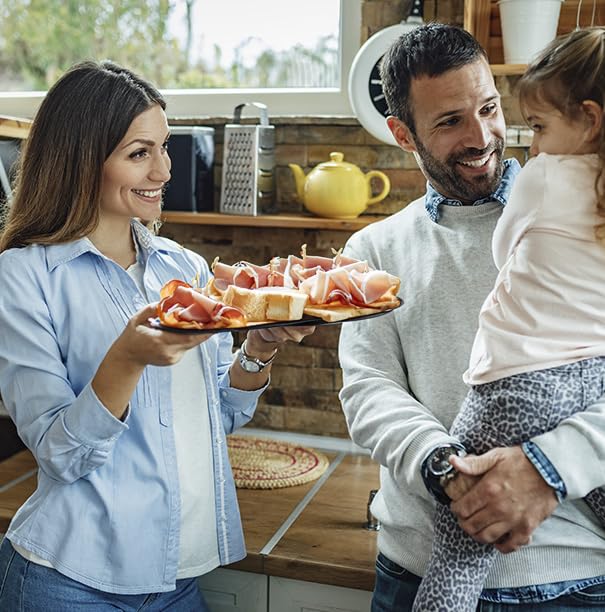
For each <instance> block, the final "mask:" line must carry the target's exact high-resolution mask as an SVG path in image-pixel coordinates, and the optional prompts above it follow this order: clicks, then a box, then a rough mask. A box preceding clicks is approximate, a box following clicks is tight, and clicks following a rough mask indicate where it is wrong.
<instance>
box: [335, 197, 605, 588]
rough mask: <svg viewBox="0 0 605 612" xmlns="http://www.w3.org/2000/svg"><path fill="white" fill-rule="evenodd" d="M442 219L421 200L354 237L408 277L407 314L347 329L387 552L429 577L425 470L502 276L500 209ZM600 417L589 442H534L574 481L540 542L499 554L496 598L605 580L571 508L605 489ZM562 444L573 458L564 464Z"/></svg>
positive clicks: (595, 539) (350, 413) (343, 342)
mask: <svg viewBox="0 0 605 612" xmlns="http://www.w3.org/2000/svg"><path fill="white" fill-rule="evenodd" d="M440 212H441V217H440V220H439V223H438V224H437V223H434V222H433V221H431V220H430V219H429V217H428V215H427V214H426V212H425V210H424V199H423V198H422V199H420V200H417V201H416V202H413V203H412V204H410V205H408V206H407V207H406V208H405V209H404V210H403V211H401V212H399V213H397V214H395V215H392V216H391V217H389V218H388V219H386V220H384V221H380V222H378V223H374V224H372V225H370V226H368V227H366V228H364V229H363V230H361V231H359V232H357V233H356V234H355V235H354V236H352V237H351V239H350V240H349V242H348V244H347V246H346V249H345V252H346V254H347V255H350V256H353V257H357V258H359V259H365V260H367V261H368V262H369V263H370V265H372V266H374V267H375V268H379V269H383V270H387V271H388V272H391V273H392V274H396V275H398V276H399V277H400V278H401V290H400V297H401V298H402V299H403V300H404V305H403V306H402V307H401V308H399V309H398V310H397V311H395V312H394V313H392V314H389V315H386V316H383V317H380V318H378V319H374V320H366V321H360V322H358V323H347V324H344V325H343V326H342V331H341V336H340V346H339V357H340V362H341V366H342V368H343V377H344V384H343V389H342V391H341V401H342V405H343V410H344V413H345V416H346V419H347V423H348V426H349V431H350V433H351V437H352V438H353V440H354V441H355V442H356V443H357V444H359V445H361V446H363V447H365V448H368V449H369V450H370V451H371V453H372V457H373V458H374V460H375V461H377V462H378V463H380V465H381V470H380V477H381V486H380V492H379V494H378V495H377V496H376V498H375V501H374V504H373V506H372V511H373V513H374V514H375V515H376V517H377V518H378V519H379V520H380V521H381V523H382V529H381V531H380V532H379V536H378V547H379V550H380V551H381V552H382V553H384V554H385V555H386V556H387V557H388V558H389V559H391V560H393V561H395V562H396V563H398V564H400V565H402V566H403V567H405V568H406V569H407V570H409V571H411V572H413V573H414V574H417V575H420V576H422V575H423V574H424V570H425V568H426V565H427V563H428V558H429V554H430V550H431V540H432V519H433V513H434V502H433V500H432V498H431V497H430V495H429V494H428V493H427V491H426V489H425V487H424V484H423V482H422V479H421V477H420V464H421V462H422V459H423V458H424V457H425V455H426V454H427V453H428V451H429V450H430V449H431V448H433V447H434V446H436V445H437V444H444V443H448V442H450V441H451V440H452V438H451V437H450V436H449V434H448V433H447V431H448V429H449V427H450V425H451V424H452V421H453V419H454V417H455V415H456V413H457V412H458V410H459V407H460V405H461V403H462V400H463V399H464V396H465V395H466V390H467V389H466V387H465V385H464V383H463V382H462V374H463V372H464V371H465V370H466V368H467V366H468V358H469V354H470V349H471V345H472V342H473V339H474V336H475V331H476V329H477V317H478V313H479V309H480V307H481V305H482V303H483V301H484V299H485V298H486V296H487V295H488V293H489V291H490V290H491V288H492V285H493V282H494V280H495V277H496V268H495V266H494V264H493V261H492V256H491V237H492V233H493V230H494V227H495V224H496V222H497V220H498V218H499V216H500V213H501V206H500V204H497V203H495V202H494V203H487V204H483V205H480V206H474V207H470V206H461V207H457V206H443V207H442V208H441V209H440ZM601 412H602V413H603V415H605V409H603V410H602V411H598V410H596V411H595V413H594V415H593V417H592V422H591V421H590V420H589V419H588V423H585V425H584V429H583V430H582V431H581V432H578V429H577V428H570V429H568V430H567V431H566V430H565V427H563V428H557V430H558V431H557V432H556V433H554V434H547V435H546V437H544V438H543V439H542V438H541V439H542V442H543V444H542V442H540V440H539V439H538V440H536V441H537V442H539V445H540V448H541V449H542V450H543V451H544V452H545V453H546V455H547V456H548V457H549V459H551V461H553V462H554V463H555V465H556V466H557V469H558V470H559V473H560V474H561V477H562V478H563V480H564V481H565V484H566V486H567V488H568V491H570V494H569V496H568V500H567V501H566V502H565V503H563V504H562V505H560V506H559V507H558V508H557V510H556V511H555V513H554V514H553V516H551V517H550V518H549V519H547V520H546V521H545V522H544V523H543V524H542V525H541V526H540V527H539V528H538V529H537V530H536V531H535V532H534V537H533V541H532V544H531V545H530V546H526V547H523V548H521V549H520V550H519V551H517V552H515V553H511V554H509V555H499V557H498V559H497V561H496V563H495V564H494V566H493V568H492V571H491V574H490V576H489V578H488V580H487V581H486V583H485V587H486V588H495V587H515V586H525V585H530V584H544V583H551V582H558V581H563V580H576V579H580V578H587V577H592V576H598V575H604V574H605V531H604V530H603V529H602V528H601V526H600V525H599V524H598V523H597V521H596V519H595V517H594V515H593V514H592V512H591V511H590V510H589V509H588V508H587V506H586V504H585V503H584V501H582V500H581V499H573V500H572V499H571V498H572V497H574V496H575V497H577V498H579V497H581V496H583V495H585V494H586V493H587V492H588V491H589V490H590V488H594V487H596V486H601V485H602V484H605V439H604V437H603V432H605V427H604V426H603V425H604V423H603V420H604V419H605V416H603V417H601ZM591 427H592V431H591ZM549 436H550V438H549ZM587 440H588V441H587ZM560 445H563V446H564V447H565V452H564V458H563V459H562V458H561V457H558V459H557V461H554V456H553V455H554V453H555V451H554V449H555V448H560ZM587 466H588V467H587ZM587 470H588V472H589V473H590V475H589V476H586V472H587ZM577 482H582V483H583V485H582V486H580V487H578V486H577V485H576V484H575V483H577ZM586 487H589V488H586ZM572 492H573V495H572Z"/></svg>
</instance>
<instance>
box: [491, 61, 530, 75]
mask: <svg viewBox="0 0 605 612" xmlns="http://www.w3.org/2000/svg"><path fill="white" fill-rule="evenodd" d="M490 68H491V69H492V74H493V75H494V76H513V75H517V74H523V73H524V72H525V69H526V68H527V65H526V64H490Z"/></svg>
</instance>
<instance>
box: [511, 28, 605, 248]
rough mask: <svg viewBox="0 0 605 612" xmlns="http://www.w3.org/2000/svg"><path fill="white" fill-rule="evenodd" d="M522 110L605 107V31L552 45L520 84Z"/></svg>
mask: <svg viewBox="0 0 605 612" xmlns="http://www.w3.org/2000/svg"><path fill="white" fill-rule="evenodd" d="M517 87H518V93H519V101H520V104H521V109H522V110H523V109H524V106H525V105H527V104H528V103H530V102H533V103H537V104H538V105H539V104H541V103H542V104H544V103H546V104H547V105H549V106H552V107H553V108H555V109H557V110H558V111H559V112H560V113H561V114H563V115H564V116H565V117H569V118H570V119H575V118H577V117H578V116H579V114H580V111H581V105H582V102H584V101H586V100H593V101H594V102H596V103H597V104H599V106H600V107H601V112H602V111H603V107H604V98H605V28H603V27H591V28H585V29H581V30H575V31H573V32H570V33H569V34H566V35H564V36H560V37H559V38H557V39H555V40H554V41H553V42H552V43H550V44H549V45H548V46H547V47H546V48H545V49H544V50H543V51H542V52H541V54H540V55H539V56H538V58H537V59H536V60H534V61H533V62H532V63H531V64H530V65H529V66H528V68H527V71H526V72H525V74H524V75H523V76H522V77H521V79H520V80H519V83H518V85H517ZM603 123H605V122H602V123H601V134H600V146H599V150H598V151H597V153H598V155H599V157H600V159H601V171H600V172H599V174H598V176H597V180H596V183H595V190H596V194H597V212H598V214H599V215H600V216H601V217H603V218H605V125H603ZM595 232H596V236H597V240H599V241H601V242H605V221H604V222H603V223H600V224H598V225H597V226H596V227H595Z"/></svg>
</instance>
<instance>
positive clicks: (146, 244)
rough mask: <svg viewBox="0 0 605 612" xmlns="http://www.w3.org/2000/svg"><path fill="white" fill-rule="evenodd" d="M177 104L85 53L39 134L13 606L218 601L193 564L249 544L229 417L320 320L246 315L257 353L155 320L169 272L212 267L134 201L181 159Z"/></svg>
mask: <svg viewBox="0 0 605 612" xmlns="http://www.w3.org/2000/svg"><path fill="white" fill-rule="evenodd" d="M164 109H165V103H164V100H163V99H162V97H161V95H160V93H159V92H158V91H157V90H156V89H155V88H154V87H152V86H151V85H150V84H149V83H147V82H145V81H143V80H142V79H140V78H139V77H138V76H136V75H135V74H133V73H132V72H130V71H128V70H126V69H125V68H122V67H120V66H117V65H115V64H113V63H111V62H102V63H94V62H83V63H80V64H78V65H76V66H74V67H73V68H72V69H70V70H69V71H68V72H67V73H66V74H65V75H64V76H63V77H62V78H61V79H60V80H59V81H58V82H57V83H56V84H55V85H54V86H53V87H52V88H51V90H50V91H49V92H48V94H47V95H46V97H45V99H44V101H43V102H42V105H41V106H40V109H39V111H38V113H37V116H36V118H35V120H34V122H33V125H32V129H31V133H30V136H29V138H28V140H27V142H26V144H25V148H24V151H23V154H22V160H21V164H20V170H19V173H18V178H17V184H16V186H15V190H14V194H13V200H12V203H11V207H10V209H9V211H8V217H7V220H6V225H5V229H4V232H3V234H2V236H1V238H0V282H1V284H2V287H3V289H2V292H1V293H0V327H1V328H2V334H0V395H2V398H3V400H4V403H5V404H6V407H7V409H8V411H9V413H10V415H11V417H12V419H13V420H14V421H15V423H16V426H17V428H18V431H19V435H20V436H21V438H22V439H23V441H24V442H25V444H26V445H27V446H28V448H29V449H30V450H31V451H32V453H33V454H34V455H35V457H36V460H37V462H38V466H39V471H38V488H37V489H36V491H35V493H34V494H33V495H32V496H31V497H30V498H29V499H28V500H27V501H26V502H25V504H24V505H23V506H22V507H21V508H20V509H19V511H18V512H17V514H16V515H15V517H14V519H13V521H12V523H11V525H10V528H9V530H8V533H7V534H6V538H5V540H4V541H3V543H2V546H1V547H0V581H2V582H0V589H1V590H0V609H2V610H17V609H28V610H29V609H31V610H42V609H43V610H70V611H71V610H76V611H77V610H80V609H84V607H86V610H88V609H95V610H105V609H111V610H114V609H116V608H117V609H122V610H138V609H140V608H141V606H143V605H144V606H145V609H150V610H153V609H155V610H167V609H169V610H171V611H179V610H183V611H185V610H186V611H187V612H190V611H192V610H206V609H207V608H206V607H205V604H204V602H203V599H202V596H201V594H200V593H199V591H198V589H197V583H196V577H198V576H200V575H202V574H204V573H206V572H209V571H210V570H212V569H214V568H215V567H217V566H219V565H224V564H228V563H232V562H234V561H237V560H238V559H241V558H242V557H243V556H244V555H245V548H244V542H243V535H242V529H241V522H240V517H239V511H238V506H237V499H236V493H235V486H234V483H233V478H232V475H231V470H230V467H229V460H228V454H227V445H226V439H225V434H227V433H230V432H231V431H233V430H235V429H236V428H238V427H240V426H241V425H243V424H245V423H246V422H247V421H249V420H250V418H251V417H252V415H253V412H254V408H255V406H256V402H257V399H258V397H259V395H260V394H261V392H262V391H263V389H264V388H265V386H266V385H267V383H268V379H269V372H270V369H271V366H270V363H269V362H270V361H271V360H272V358H273V357H274V355H275V353H276V352H277V347H278V346H279V344H280V343H282V342H285V341H287V340H291V341H295V342H299V341H300V340H301V339H302V338H303V337H304V336H305V335H306V334H308V333H311V332H312V331H313V328H300V327H298V328H281V329H271V330H262V331H260V330H251V331H250V332H249V333H248V335H247V337H246V341H245V354H244V357H245V355H247V356H248V357H247V358H249V359H252V360H257V362H256V365H257V366H259V367H257V368H255V369H258V370H259V371H258V372H255V373H250V372H248V371H246V370H244V369H243V367H242V365H241V364H240V358H241V357H238V356H236V357H235V358H234V356H233V355H232V337H231V334H230V333H217V334H213V335H206V334H202V335H188V334H179V333H173V332H167V331H160V330H158V329H155V328H152V327H150V326H149V324H148V320H149V318H150V317H153V316H154V314H155V312H156V305H155V303H154V302H157V300H158V299H159V291H160V288H161V287H162V286H163V285H164V284H165V283H166V282H167V281H169V280H171V279H173V278H177V279H182V280H184V281H188V282H192V281H193V279H199V281H200V283H202V284H203V283H204V282H205V281H206V280H207V279H208V277H209V275H210V272H209V269H208V266H207V263H206V262H205V260H204V259H203V258H202V257H200V256H199V255H197V254H195V253H193V252H191V251H188V250H186V249H183V248H182V247H180V246H179V245H177V244H175V243H174V242H172V241H170V240H167V239H163V238H159V237H157V236H155V235H153V234H152V233H151V232H150V231H149V230H148V229H147V228H146V227H145V226H144V225H143V224H142V223H141V222H140V221H139V219H143V220H147V221H150V220H154V219H157V218H158V217H159V216H160V212H161V197H162V190H163V187H164V185H165V184H166V182H167V181H168V180H169V179H170V158H169V155H168V151H167V142H168V137H169V128H168V124H167V120H166V114H165V112H164ZM149 302H151V304H148V303H149ZM146 304H148V305H146ZM190 349H193V350H190ZM238 355H239V354H238ZM265 364H266V365H265ZM158 366H159V367H158ZM166 366H167V367H166ZM95 605H96V607H95Z"/></svg>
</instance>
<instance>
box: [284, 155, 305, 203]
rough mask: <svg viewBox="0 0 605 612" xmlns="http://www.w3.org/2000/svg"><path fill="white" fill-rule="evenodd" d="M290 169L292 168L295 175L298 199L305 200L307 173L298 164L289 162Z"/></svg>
mask: <svg viewBox="0 0 605 612" xmlns="http://www.w3.org/2000/svg"><path fill="white" fill-rule="evenodd" d="M288 167H289V168H290V170H292V174H293V175H294V182H295V183H296V195H297V196H298V199H299V200H300V201H301V202H303V201H304V186H305V180H306V177H305V173H304V172H303V169H302V168H301V167H300V166H299V165H298V164H288Z"/></svg>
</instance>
